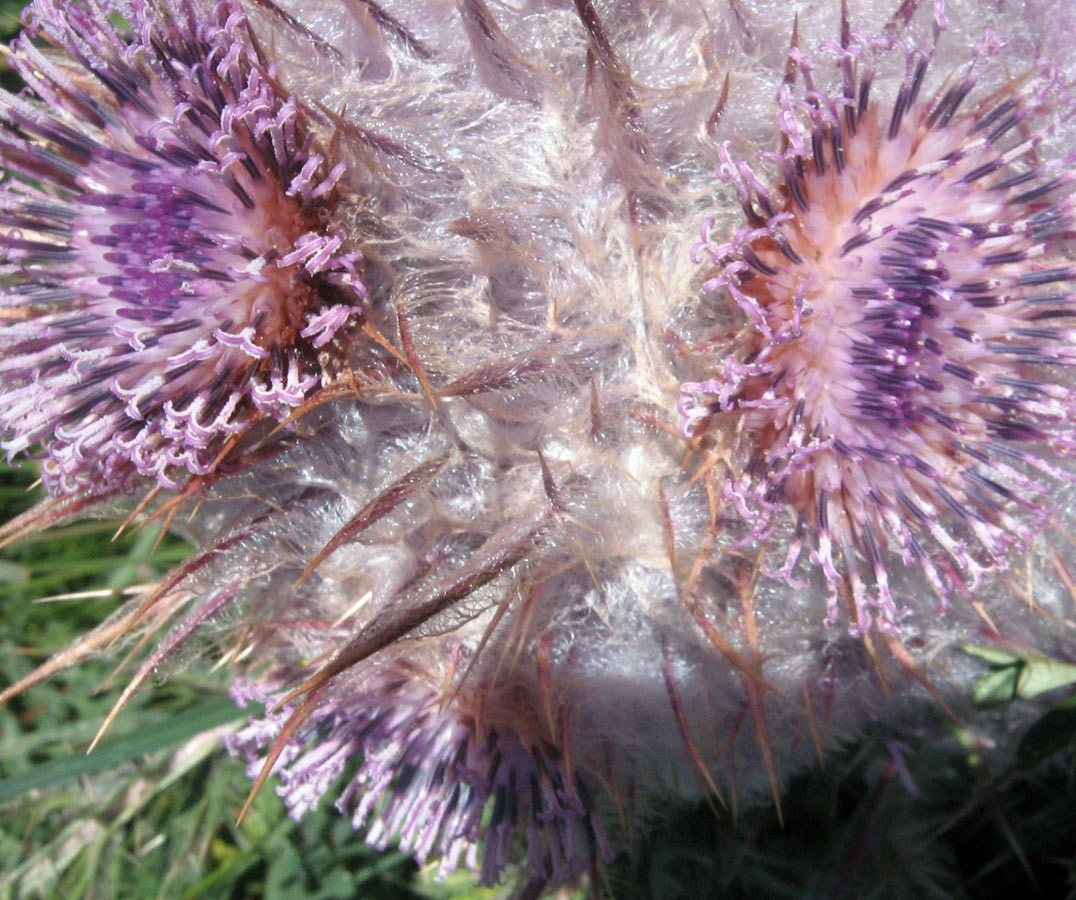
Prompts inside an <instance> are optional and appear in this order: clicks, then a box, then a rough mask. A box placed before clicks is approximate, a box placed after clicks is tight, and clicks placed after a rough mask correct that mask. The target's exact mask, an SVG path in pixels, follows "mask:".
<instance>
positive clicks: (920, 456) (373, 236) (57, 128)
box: [0, 0, 1076, 896]
mask: <svg viewBox="0 0 1076 900" xmlns="http://www.w3.org/2000/svg"><path fill="white" fill-rule="evenodd" d="M893 7H894V8H892V9H883V8H881V7H880V6H879V5H878V4H867V3H863V4H860V3H852V2H848V3H845V4H814V3H807V2H804V3H792V4H772V3H769V2H768V0H735V2H721V3H717V2H714V3H709V2H705V0H703V2H698V0H670V2H665V3H660V4H657V3H648V2H645V0H623V2H616V3H613V2H604V0H573V2H570V3H569V2H564V3H561V2H545V0H534V2H532V0H524V2H520V3H494V2H492V0H489V2H487V0H457V2H455V3H448V2H444V0H407V2H403V0H333V2H300V0H220V2H210V0H74V2H72V0H35V2H33V3H32V4H31V5H30V6H29V7H28V9H27V10H26V12H25V16H24V21H25V31H24V33H23V34H22V36H20V37H19V38H17V39H16V40H15V41H14V42H13V43H12V45H11V48H10V50H9V53H8V59H9V61H10V63H11V65H12V66H13V67H14V68H15V69H16V71H17V72H18V73H19V75H20V76H21V77H22V78H23V80H24V81H25V83H26V88H25V89H24V90H23V91H22V92H21V93H19V94H18V95H12V94H3V95H2V96H0V121H2V124H3V129H2V131H0V153H2V156H3V164H4V166H5V167H6V169H7V170H8V172H9V176H8V178H7V180H6V181H4V182H3V184H2V186H0V258H2V266H3V274H2V277H0V353H2V355H0V391H2V395H3V396H2V404H0V437H2V440H3V448H4V450H5V451H6V452H7V454H8V456H9V458H10V459H11V460H12V461H14V462H19V461H21V460H29V459H36V460H40V468H41V477H42V480H43V482H44V485H45V486H46V488H47V489H48V490H49V492H50V494H51V499H49V500H46V501H44V502H43V503H42V504H41V505H40V506H38V507H37V508H36V509H35V510H33V511H31V513H29V514H27V515H25V516H23V517H21V518H20V519H18V520H16V521H15V522H13V523H11V524H10V525H8V526H7V527H6V529H5V534H6V535H8V536H9V537H10V538H17V537H19V536H20V535H24V534H26V533H28V532H31V531H33V530H35V529H38V528H41V527H44V526H47V525H49V524H52V523H54V522H57V521H62V520H65V519H68V518H70V517H73V516H77V515H87V514H96V513H98V512H100V511H101V510H103V509H108V510H115V509H116V508H117V506H118V507H119V508H121V509H123V510H124V511H125V512H126V513H129V514H130V519H131V521H132V522H135V521H141V520H144V519H145V518H147V517H151V516H156V517H159V518H161V519H163V520H164V521H166V522H169V523H171V522H173V521H183V522H186V523H187V524H185V525H184V526H183V527H184V528H185V529H186V531H187V533H188V534H189V535H191V536H192V537H194V538H195V539H196V541H197V542H198V544H199V545H200V548H201V549H200V550H199V551H198V552H196V554H195V555H194V556H193V557H192V558H191V559H190V560H188V561H187V562H186V563H184V564H183V565H182V566H181V567H180V568H179V569H177V570H176V571H175V572H174V573H173V574H171V575H170V576H168V577H167V578H165V579H164V580H163V581H162V582H161V583H160V584H159V585H156V586H155V587H154V588H152V589H151V590H150V591H149V592H148V593H147V594H145V595H144V596H141V597H137V598H135V599H134V600H133V601H132V603H131V605H129V606H127V607H124V608H122V609H119V610H117V612H116V613H115V615H114V616H113V617H112V618H111V619H110V620H109V621H108V622H106V623H104V624H103V625H102V626H101V628H99V629H98V630H97V631H95V632H92V633H91V634H89V635H87V637H86V638H84V639H83V640H82V641H81V642H80V643H79V644H77V645H76V646H75V647H74V648H72V650H71V651H69V652H68V653H66V654H64V656H63V658H62V659H61V660H58V661H53V662H50V663H46V664H45V665H43V666H42V667H41V668H40V669H39V670H38V671H37V672H36V673H34V675H32V676H30V677H29V678H28V679H26V680H25V681H24V682H21V683H19V684H17V685H14V686H12V687H10V688H8V689H7V690H6V691H5V692H4V694H3V696H5V697H6V696H10V695H11V694H13V693H15V692H17V691H19V690H22V689H23V688H25V687H26V686H27V685H28V684H30V683H33V682H34V681H37V680H39V679H41V678H43V677H45V676H46V675H48V674H50V673H51V672H52V671H54V670H55V669H56V668H58V667H59V665H60V664H61V663H63V664H67V663H70V662H72V661H75V660H77V659H79V658H81V657H84V656H86V655H88V654H90V653H93V652H95V651H96V650H98V649H100V648H102V647H104V646H105V645H109V644H111V643H112V642H113V641H114V640H115V639H116V638H117V636H118V635H120V634H123V633H127V634H131V635H137V636H141V637H143V638H152V639H153V641H154V642H155V643H152V644H151V645H150V646H152V647H154V649H152V650H150V651H149V652H148V655H147V656H146V658H145V659H144V661H143V662H142V664H141V667H140V668H139V669H138V671H137V672H136V674H135V675H134V677H133V678H132V680H131V682H130V684H129V686H128V687H127V689H126V690H125V691H124V694H123V697H122V698H121V702H120V706H121V707H122V704H123V703H124V702H125V701H126V699H127V698H128V697H129V696H130V695H131V694H132V693H133V692H134V691H136V690H138V689H139V688H140V687H141V686H142V685H143V684H144V683H145V682H146V681H147V679H148V678H149V677H150V676H151V675H153V674H155V673H157V672H159V671H161V670H162V669H163V670H165V671H167V669H168V667H169V666H170V665H172V664H173V660H174V659H175V658H178V657H180V656H182V657H183V658H189V655H188V654H186V653H183V654H181V653H180V651H181V649H183V648H184V647H185V646H186V645H188V644H190V643H192V642H195V643H197V644H198V645H199V646H206V647H208V652H210V653H211V654H213V655H215V656H216V657H217V659H218V661H223V662H224V663H226V664H227V665H229V666H230V667H231V668H232V670H233V671H234V673H235V687H234V691H233V693H234V695H235V697H236V699H237V701H238V702H239V703H240V704H244V705H245V704H247V703H249V702H251V701H259V702H264V703H266V708H267V710H268V712H267V713H266V714H265V715H264V716H263V717H259V718H255V719H252V720H251V721H250V722H249V723H248V724H247V725H246V726H245V727H244V728H242V729H241V730H239V731H237V732H236V733H234V734H233V735H232V736H231V737H230V738H229V739H228V746H229V749H230V750H231V751H232V752H234V753H235V754H237V755H239V756H242V757H244V758H245V759H246V761H247V763H248V764H249V766H250V770H251V775H252V777H253V778H254V779H255V784H256V786H261V784H262V783H263V782H266V780H267V779H269V778H271V781H270V782H269V783H270V784H272V785H274V786H275V789H276V790H278V791H279V793H280V794H281V796H283V797H284V799H285V802H286V804H287V806H288V808H289V811H290V812H291V813H292V814H293V815H294V816H297V817H298V816H302V815H303V814H304V812H306V811H307V810H309V809H310V808H312V807H314V806H316V805H317V804H318V803H319V802H321V801H322V800H323V799H324V798H325V797H326V795H327V794H329V793H330V792H334V793H335V794H336V795H335V796H333V797H332V798H331V799H334V800H335V801H336V804H337V806H338V807H339V809H340V810H341V812H342V813H343V814H344V815H347V816H348V817H350V818H351V820H352V822H353V824H354V825H355V827H356V828H363V829H366V835H367V839H368V840H369V841H370V842H371V843H373V844H375V845H377V846H387V845H389V844H392V843H398V844H399V845H400V846H401V847H402V848H403V849H405V850H406V851H408V852H410V853H412V854H413V855H414V856H415V857H416V858H417V859H419V860H420V861H423V862H424V861H426V860H427V859H438V860H440V867H441V871H442V872H445V873H447V872H449V871H451V870H452V869H454V868H456V867H459V866H466V867H468V868H471V869H474V870H476V871H477V872H479V873H480V877H481V880H482V881H483V882H484V883H487V884H493V883H496V882H498V881H501V880H504V879H506V878H512V879H515V880H516V881H518V882H519V883H520V884H521V885H523V887H522V888H521V890H522V891H523V892H524V893H525V894H528V895H535V896H536V895H538V894H540V893H541V892H543V891H545V890H546V889H551V888H554V887H556V886H558V885H562V884H565V883H568V882H570V881H572V880H573V879H576V878H578V877H580V876H585V875H587V874H589V873H593V872H595V871H596V870H598V869H600V867H601V866H602V865H603V864H604V863H605V862H607V861H608V860H610V859H611V858H612V857H613V855H614V854H615V853H616V851H617V850H618V848H619V847H620V846H622V844H623V843H624V842H625V841H626V840H627V839H628V837H629V836H630V835H631V834H632V831H633V828H634V827H635V826H636V823H638V822H640V821H645V820H646V818H647V817H648V816H649V815H650V813H651V811H652V810H654V809H656V808H660V807H661V806H662V805H663V804H667V803H669V802H671V801H674V800H685V799H686V800H691V799H697V798H700V797H710V798H712V799H713V800H714V802H715V804H717V805H725V806H727V807H730V808H733V809H735V808H737V807H742V806H743V805H746V804H756V803H774V802H777V799H778V798H779V796H780V791H781V787H782V785H783V784H784V783H786V782H787V780H788V778H789V777H790V776H791V775H793V774H794V773H795V772H796V771H797V770H799V769H800V768H802V767H803V766H805V765H808V764H811V762H812V761H814V760H817V759H818V758H819V757H822V758H824V757H825V755H826V753H827V752H828V751H829V750H830V749H832V748H833V747H834V746H836V745H837V743H838V742H839V741H841V740H842V739H844V738H846V737H849V736H852V735H855V734H858V733H860V732H861V731H862V730H863V729H864V728H866V727H867V726H868V723H877V722H882V723H885V724H886V725H887V726H891V727H894V728H896V727H900V724H901V723H902V722H907V721H909V720H917V721H922V722H933V723H935V724H934V725H933V726H931V727H934V728H936V729H937V730H938V733H941V732H942V731H943V730H944V728H945V727H946V725H945V722H946V716H949V715H956V716H958V717H959V716H971V715H972V713H971V712H970V710H968V709H967V708H966V703H965V702H964V698H966V697H967V695H968V691H969V686H970V684H971V681H972V680H973V678H974V677H975V675H976V673H977V671H978V670H977V668H976V665H977V664H976V663H975V662H974V661H973V660H972V659H971V658H970V657H967V656H966V655H962V654H961V653H959V652H958V650H957V648H958V645H962V644H966V643H968V642H980V643H985V644H988V645H989V644H993V645H997V646H1003V647H1006V648H1010V649H1012V648H1017V649H1019V650H1020V652H1024V653H1027V654H1040V655H1044V656H1049V657H1051V658H1053V659H1061V660H1068V661H1071V660H1072V659H1073V658H1074V657H1076V642H1074V641H1073V632H1072V627H1073V626H1072V620H1073V602H1074V598H1073V595H1072V594H1071V593H1070V592H1069V590H1068V588H1067V587H1066V586H1067V585H1071V584H1072V583H1073V581H1072V577H1071V576H1070V574H1069V573H1070V571H1071V570H1072V567H1073V566H1074V565H1076V538H1074V537H1073V535H1072V533H1071V529H1072V527H1073V525H1074V519H1076V507H1074V503H1073V500H1074V497H1073V489H1072V483H1073V478H1074V474H1076V469H1074V468H1073V465H1072V463H1071V462H1070V460H1069V457H1070V456H1071V454H1072V452H1073V450H1076V378H1074V377H1073V371H1072V366H1073V364H1074V363H1076V329H1074V327H1073V318H1074V317H1076V287H1074V285H1076V259H1074V256H1073V249H1074V246H1076V240H1074V239H1076V220H1074V209H1073V207H1074V204H1076V200H1074V197H1076V194H1074V191H1073V187H1072V185H1073V182H1074V181H1076V178H1074V176H1073V174H1072V173H1073V163H1074V162H1076V94H1074V93H1073V91H1074V82H1076V47H1074V46H1073V45H1072V44H1071V41H1066V40H1065V35H1066V33H1067V34H1071V33H1072V30H1073V28H1076V12H1074V11H1073V9H1070V8H1069V7H1068V5H1063V6H1060V7H1058V6H1057V5H1055V4H1052V3H1050V2H1048V0H1030V2H1028V3H1025V4H1024V5H1023V6H1022V7H1021V9H1020V10H1014V9H1012V4H1001V3H993V2H985V3H970V2H969V3H960V2H954V3H951V4H948V5H943V4H942V3H941V2H940V0H939V2H936V3H929V2H926V0H904V2H903V3H899V4H898V3H894V4H893ZM1065 16H1068V17H1069V19H1071V21H1068V22H1067V25H1068V26H1070V27H1069V28H1068V29H1066V28H1065V27H1064V25H1065V24H1066V23H1064V22H1061V21H1060V19H1063V18H1064V17H1065ZM180 511H182V512H183V514H184V515H183V517H182V519H176V518H175V517H176V515H177V513H179V512H180ZM923 727H924V728H926V727H927V726H925V725H924V726H923ZM990 727H991V728H992V729H994V732H993V739H994V740H996V741H997V742H998V743H999V744H1001V745H1004V743H1005V740H1004V738H1005V736H1006V733H1007V729H1008V727H1009V726H1008V725H1007V724H1006V722H1005V721H1003V720H1002V719H998V718H995V719H993V720H992V721H991V723H990ZM344 776H346V777H344ZM342 777H343V778H344V780H343V788H342V789H341V787H340V785H341V778H342ZM341 790H342V792H341Z"/></svg>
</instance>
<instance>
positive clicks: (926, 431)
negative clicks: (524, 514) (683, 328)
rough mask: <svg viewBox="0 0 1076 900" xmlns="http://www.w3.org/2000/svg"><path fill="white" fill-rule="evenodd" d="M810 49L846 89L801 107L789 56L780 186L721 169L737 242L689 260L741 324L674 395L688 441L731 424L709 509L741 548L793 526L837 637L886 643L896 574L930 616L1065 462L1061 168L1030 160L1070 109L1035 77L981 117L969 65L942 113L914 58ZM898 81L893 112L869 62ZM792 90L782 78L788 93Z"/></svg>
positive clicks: (1005, 536)
mask: <svg viewBox="0 0 1076 900" xmlns="http://www.w3.org/2000/svg"><path fill="white" fill-rule="evenodd" d="M844 38H845V39H844V41H843V42H842V43H841V44H840V45H838V44H832V43H831V44H829V45H827V46H825V47H824V50H825V52H826V54H827V55H830V56H832V57H834V58H835V65H836V69H837V71H838V72H839V73H840V76H841V77H840V79H839V81H840V86H839V88H838V90H836V91H834V92H833V93H832V94H830V93H827V92H826V91H824V90H822V89H821V88H816V87H815V83H814V79H815V78H816V77H817V76H818V75H819V73H818V72H815V71H813V70H814V68H815V66H816V65H817V64H816V63H815V61H814V60H812V59H810V58H809V57H807V56H806V55H804V54H803V53H801V52H800V51H798V50H795V51H794V52H793V54H792V56H791V62H790V69H789V72H790V78H789V79H788V81H796V80H798V82H799V85H800V86H801V88H802V89H801V90H800V91H797V90H796V88H795V86H794V85H793V84H790V83H787V82H786V84H785V85H783V86H782V88H781V91H780V106H781V111H780V116H779V119H778V122H779V125H780V129H781V134H782V137H783V141H784V143H785V144H786V145H787V146H786V149H784V150H783V151H782V152H781V153H779V154H774V155H773V158H774V159H775V161H776V164H777V165H778V167H779V169H780V173H781V179H780V181H779V183H778V185H777V186H776V188H775V189H772V190H771V189H769V188H767V186H766V185H765V183H764V181H763V179H762V178H761V177H760V176H759V175H758V174H756V172H755V170H754V169H753V168H752V167H751V166H749V165H748V163H746V162H744V161H740V160H736V159H734V158H733V156H732V154H731V151H730V150H729V148H728V146H727V145H726V146H724V147H723V148H722V151H721V163H720V165H719V167H718V176H719V177H720V178H721V179H722V180H723V181H725V182H726V183H729V184H731V185H732V186H733V187H734V188H735V189H736V191H737V192H738V195H739V198H740V201H741V203H742V206H743V210H744V212H745V214H746V216H747V225H746V226H745V227H743V228H742V229H741V230H739V231H738V232H737V233H736V234H735V235H733V236H732V238H731V240H728V241H725V242H721V241H719V240H715V239H714V238H713V237H712V235H711V233H710V230H709V228H704V233H703V239H702V242H701V243H700V244H699V246H698V247H697V253H698V254H699V256H700V257H702V258H706V257H708V258H710V259H712V261H713V263H715V264H716V265H717V267H718V270H719V273H718V274H717V276H716V277H714V278H713V279H712V280H711V281H710V282H709V283H708V284H707V289H709V290H717V289H718V288H722V289H724V290H725V291H727V292H728V294H729V295H730V296H731V298H732V299H733V301H734V302H735V303H736V305H737V306H738V307H739V308H740V309H741V310H742V311H743V313H745V314H746V318H747V324H746V325H745V327H744V329H743V331H742V332H740V334H739V335H737V336H736V337H735V338H734V340H733V344H734V347H735V349H733V350H732V351H731V352H729V353H728V354H727V355H726V356H724V358H723V359H722V360H720V362H719V363H718V364H717V367H716V368H717V371H716V372H715V373H714V377H713V378H711V379H710V380H707V381H704V382H693V383H688V384H685V385H684V386H683V387H682V401H681V405H680V409H681V414H682V428H683V430H684V432H685V433H686V434H688V435H694V434H697V433H700V432H701V431H703V430H704V429H705V428H706V427H707V426H708V425H710V424H713V425H715V426H717V425H719V424H722V423H727V422H728V421H729V420H730V419H732V420H735V421H736V422H737V426H736V428H737V433H738V434H739V435H740V438H739V440H740V441H741V445H742V452H743V453H744V457H745V465H744V467H743V470H742V472H739V473H737V474H735V475H732V476H730V477H729V478H728V479H727V481H726V482H725V485H724V494H725V497H726V498H727V499H728V500H729V501H730V502H731V503H732V504H734V505H735V507H736V509H737V510H738V511H739V514H740V515H742V516H743V517H744V518H745V519H746V520H748V521H749V522H751V523H753V527H752V532H751V539H752V540H758V539H762V538H764V537H765V536H767V535H768V534H770V533H771V532H772V531H773V529H774V528H775V526H776V525H777V524H778V523H779V522H780V520H782V519H786V518H791V520H792V523H793V525H792V527H793V528H794V529H795V538H794V540H793V542H792V546H791V549H790V551H789V554H788V556H787V559H786V561H785V562H784V566H783V568H782V569H781V573H782V575H784V576H785V577H787V578H789V579H793V577H794V576H793V573H794V572H796V571H800V570H802V569H803V568H804V565H803V563H804V562H805V561H804V560H801V548H802V545H803V544H804V543H805V542H806V543H808V544H809V545H810V547H811V552H810V560H811V562H813V563H814V564H816V565H817V566H819V567H821V569H822V571H823V573H824V575H825V579H826V581H827V582H828V584H829V587H830V602H829V617H830V620H831V621H833V620H836V619H837V618H838V616H839V614H840V609H839V606H840V591H839V590H838V589H839V587H840V585H841V584H843V583H845V582H846V581H847V583H848V584H850V586H851V589H852V595H853V608H852V609H851V611H850V616H851V619H852V623H853V624H852V628H853V630H854V631H857V632H863V631H865V630H867V629H869V628H871V627H872V625H877V627H879V628H881V629H883V630H886V631H889V632H891V633H898V632H899V620H900V617H901V610H900V608H899V606H898V604H897V601H896V600H895V599H894V597H893V593H892V591H891V587H890V576H889V568H890V566H891V564H892V563H891V562H890V561H888V560H890V559H891V558H892V557H893V556H894V555H898V556H900V557H902V558H903V562H904V564H905V565H915V566H918V567H921V568H922V570H923V571H924V572H925V573H926V576H927V577H928V578H929V580H930V582H931V583H932V584H933V586H934V588H935V590H936V591H937V593H938V595H939V596H940V597H941V598H943V599H944V598H945V597H947V596H948V594H949V593H950V591H951V590H952V589H953V586H954V585H958V584H959V585H961V586H965V587H967V589H969V590H972V591H974V590H975V589H976V588H977V587H978V585H979V584H980V579H981V575H982V573H983V572H984V571H988V570H991V569H995V568H997V567H1001V566H1004V564H1005V562H1006V560H1007V558H1008V556H1009V555H1010V554H1011V553H1012V552H1013V550H1014V548H1024V549H1026V547H1027V546H1028V544H1029V542H1030V540H1031V539H1032V537H1033V536H1034V535H1035V533H1036V532H1037V531H1038V530H1039V528H1041V527H1042V524H1043V522H1044V521H1045V519H1046V516H1047V514H1048V511H1049V508H1050V503H1049V500H1048V495H1049V493H1050V491H1051V490H1052V486H1053V485H1055V484H1056V483H1057V482H1058V480H1059V479H1066V478H1068V477H1069V475H1068V474H1067V473H1066V472H1065V471H1064V470H1063V467H1061V466H1059V465H1057V463H1056V460H1057V458H1058V457H1062V456H1067V455H1068V454H1069V453H1070V452H1071V450H1072V449H1073V448H1074V447H1076V418H1074V417H1076V391H1074V390H1073V388H1072V386H1071V379H1070V377H1069V375H1068V374H1067V369H1066V368H1065V367H1068V366H1071V365H1073V364H1074V362H1076V347H1074V343H1073V341H1074V338H1076V330H1073V328H1072V318H1073V316H1074V315H1076V306H1074V302H1076V294H1074V293H1073V288H1072V283H1073V282H1074V281H1076V266H1074V265H1073V264H1072V262H1071V258H1070V257H1069V256H1067V255H1066V253H1067V248H1068V246H1069V245H1070V242H1071V239H1072V237H1073V236H1074V235H1076V222H1074V219H1073V205H1074V202H1076V201H1074V198H1073V194H1072V188H1071V185H1072V183H1073V181H1074V178H1073V175H1072V172H1071V166H1072V163H1073V161H1074V159H1076V157H1068V158H1062V159H1057V160H1054V161H1051V162H1044V161H1042V160H1041V159H1040V157H1039V149H1040V147H1041V146H1042V145H1043V144H1044V142H1046V141H1047V140H1048V139H1049V137H1050V136H1051V133H1052V130H1053V128H1054V126H1055V124H1056V122H1058V121H1059V120H1063V119H1065V118H1068V117H1071V116H1072V115H1073V114H1074V112H1076V105H1074V103H1073V99H1072V97H1071V96H1070V95H1069V94H1068V93H1066V92H1065V90H1064V89H1063V87H1062V85H1061V84H1060V83H1059V76H1058V73H1057V72H1056V71H1055V70H1054V69H1053V68H1052V67H1049V66H1047V65H1046V64H1043V65H1042V66H1041V67H1040V68H1039V69H1038V70H1036V71H1032V72H1029V73H1027V74H1026V75H1025V76H1023V77H1021V78H1018V79H1016V80H1015V81H1014V82H1013V83H1012V84H1010V85H1009V86H1007V87H1005V88H1003V89H1001V90H999V91H997V92H996V93H994V94H992V95H990V96H986V97H982V98H979V99H975V94H974V87H975V80H976V72H977V69H978V68H979V67H980V66H981V65H982V64H984V63H985V61H986V59H987V57H989V56H990V55H991V54H993V53H995V52H997V51H998V50H999V49H1000V47H1001V46H1002V45H1001V42H1000V41H998V40H997V39H996V38H995V37H994V36H993V35H992V34H988V35H987V37H986V38H984V40H983V41H982V42H981V43H980V45H979V46H978V47H977V49H976V58H975V60H974V61H973V62H972V63H970V64H969V66H968V67H967V68H966V69H965V70H964V71H962V72H959V73H957V74H956V75H955V76H954V77H953V78H952V79H951V80H950V81H949V82H947V83H946V84H945V85H944V86H943V87H942V88H940V89H938V90H937V92H936V93H933V94H927V93H926V92H925V90H924V79H925V77H926V75H927V70H928V66H929V63H930V59H931V55H932V51H931V50H929V49H923V48H913V47H909V46H906V45H905V44H903V43H902V42H899V41H895V40H893V39H891V38H890V37H887V36H870V35H863V34H849V33H846V34H845V36H844ZM894 56H895V57H896V58H897V60H898V61H899V63H901V64H903V67H904V77H903V80H902V81H901V82H900V84H899V87H898V88H897V90H896V93H895V96H893V97H891V98H879V97H876V96H875V94H874V93H872V85H873V83H874V78H875V67H876V65H877V64H878V63H879V62H880V61H881V60H883V59H884V58H886V57H889V58H892V57H894ZM797 76H798V78H797Z"/></svg>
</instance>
